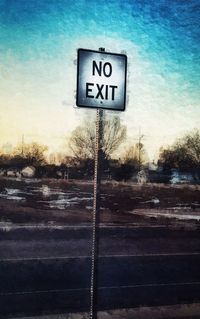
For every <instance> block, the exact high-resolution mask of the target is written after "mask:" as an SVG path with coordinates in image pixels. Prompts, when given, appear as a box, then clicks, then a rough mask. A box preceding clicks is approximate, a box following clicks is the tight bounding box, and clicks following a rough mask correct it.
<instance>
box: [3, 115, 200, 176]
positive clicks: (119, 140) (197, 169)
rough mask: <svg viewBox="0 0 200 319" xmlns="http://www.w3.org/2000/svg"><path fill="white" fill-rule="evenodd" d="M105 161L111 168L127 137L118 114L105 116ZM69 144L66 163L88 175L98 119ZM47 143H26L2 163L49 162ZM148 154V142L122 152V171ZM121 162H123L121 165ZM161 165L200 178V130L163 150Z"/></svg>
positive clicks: (138, 165)
mask: <svg viewBox="0 0 200 319" xmlns="http://www.w3.org/2000/svg"><path fill="white" fill-rule="evenodd" d="M102 136H103V139H102V145H103V159H102V161H103V164H104V168H105V169H107V168H108V167H109V164H110V163H111V161H112V156H113V154H114V152H115V151H116V150H118V148H119V146H120V145H122V144H123V143H124V142H125V140H126V127H125V126H124V125H122V124H121V122H120V118H119V117H118V116H114V117H112V118H110V119H106V120H105V119H104V120H103V135H102ZM69 147H70V150H71V153H72V156H66V157H65V158H64V159H63V161H62V163H60V164H62V165H65V166H76V167H82V168H84V167H85V169H86V170H87V172H88V175H89V174H92V171H93V159H94V152H95V123H94V122H84V123H83V124H82V125H80V126H78V127H77V128H76V129H75V130H74V131H73V132H72V134H71V137H70V140H69ZM46 151H47V147H46V146H44V145H40V144H38V143H31V144H24V145H20V146H18V147H16V148H15V150H14V151H13V153H12V154H11V155H5V154H1V153H0V166H1V167H3V166H12V167H13V166H17V167H19V168H21V167H24V166H25V165H33V166H35V167H40V166H44V165H46V164H47V159H46V156H45V153H46ZM147 161H148V155H147V152H146V150H145V148H144V145H143V144H142V143H141V142H140V141H139V143H136V144H132V145H130V146H129V147H128V149H126V150H124V153H123V154H122V155H121V156H120V163H118V166H121V168H123V170H122V173H121V174H122V175H123V174H124V175H127V174H128V175H131V174H132V173H133V172H134V171H138V170H140V169H141V168H142V166H143V165H144V164H145V163H147ZM119 164H120V165H119ZM158 165H159V166H160V167H162V168H163V171H164V172H166V173H167V172H169V171H170V170H171V169H173V168H176V169H177V170H179V171H181V172H190V173H192V174H193V175H194V176H196V177H197V178H198V179H199V178H200V132H199V131H198V130H194V131H192V132H190V133H188V134H186V135H185V136H183V137H182V138H179V139H178V140H176V141H175V142H174V144H173V145H171V146H170V147H168V148H165V149H164V148H162V149H161V150H160V156H159V159H158Z"/></svg>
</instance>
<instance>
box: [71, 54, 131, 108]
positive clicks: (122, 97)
mask: <svg viewBox="0 0 200 319" xmlns="http://www.w3.org/2000/svg"><path fill="white" fill-rule="evenodd" d="M126 73H127V56H126V55H124V54H115V53H108V52H102V51H93V50H86V49H78V69H77V95H76V105H77V106H80V107H90V108H102V109H109V110H115V111H124V110H125V104H126Z"/></svg>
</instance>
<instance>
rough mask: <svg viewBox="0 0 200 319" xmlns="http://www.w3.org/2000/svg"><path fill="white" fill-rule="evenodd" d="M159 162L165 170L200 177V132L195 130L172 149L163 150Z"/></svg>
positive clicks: (179, 140)
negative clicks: (185, 172)
mask: <svg viewBox="0 0 200 319" xmlns="http://www.w3.org/2000/svg"><path fill="white" fill-rule="evenodd" d="M159 161H160V163H162V164H163V166H164V168H165V169H170V168H177V169H179V170H180V171H190V172H191V173H193V174H197V175H199V176H200V132H199V131H198V130H193V131H192V132H191V133H188V134H186V135H185V136H184V137H182V138H179V139H178V140H177V141H176V142H175V143H174V144H173V145H172V146H171V147H169V148H167V149H162V150H161V153H160V158H159Z"/></svg>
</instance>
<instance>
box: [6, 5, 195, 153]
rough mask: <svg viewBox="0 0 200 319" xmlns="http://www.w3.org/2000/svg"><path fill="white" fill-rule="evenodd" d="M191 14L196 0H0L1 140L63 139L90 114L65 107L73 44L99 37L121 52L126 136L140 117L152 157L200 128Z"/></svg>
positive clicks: (71, 90) (71, 86) (70, 94)
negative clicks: (125, 79) (125, 64)
mask: <svg viewBox="0 0 200 319" xmlns="http://www.w3.org/2000/svg"><path fill="white" fill-rule="evenodd" d="M199 17H200V1H199V0H190V1H185V0H172V1H167V0H165V1H164V0H159V1H153V0H148V1H147V0H143V1H142V0H141V1H139V0H132V1H119V0H116V1H101V0H99V1H70V0H60V1H59V0H56V1H55V0H40V1H38V0H29V1H26V0H0V77H1V82H0V83H1V84H0V93H1V94H0V124H1V125H0V127H1V128H0V133H1V134H0V145H1V144H2V143H5V142H6V141H9V142H11V143H13V144H14V143H17V142H19V141H20V139H21V135H22V134H24V135H25V137H26V139H27V141H29V140H31V139H38V140H39V141H41V142H44V143H46V144H47V145H49V147H50V148H52V150H53V149H56V148H55V138H56V139H57V140H56V141H57V142H56V144H57V149H59V147H63V140H64V137H65V136H68V135H69V134H70V132H71V131H72V130H73V128H74V127H76V125H78V124H79V121H80V120H81V119H82V118H83V117H84V116H88V115H90V116H91V118H94V116H95V114H94V112H93V111H90V110H87V111H85V110H82V109H81V110H77V109H75V108H73V106H74V105H75V93H76V92H75V88H76V62H75V61H76V50H77V48H79V47H82V48H88V49H98V48H99V47H105V48H106V50H107V51H110V52H116V53H120V52H125V53H126V54H127V56H128V103H127V110H126V111H125V113H124V114H121V115H120V116H121V119H122V122H123V124H125V125H127V128H128V134H129V138H130V141H131V139H132V138H134V137H135V136H136V135H137V134H138V130H139V127H140V129H141V131H142V132H143V133H144V135H145V136H146V142H145V143H146V147H147V149H148V151H149V153H150V157H151V158H153V157H154V155H155V154H156V152H157V149H158V148H159V147H160V146H161V145H162V144H168V143H171V142H173V140H174V139H175V138H176V137H177V136H180V135H181V134H184V132H185V131H188V130H191V129H192V128H194V127H197V128H199V120H198V119H199V117H200V108H199V95H200V94H199V92H200V90H199V74H200V63H199V62H200V61H199V60H200V50H199V49H200V41H199V39H200V22H199V19H200V18H199ZM109 115H110V116H112V114H111V113H110V112H109ZM11 123H12V125H10V124H11ZM59 138H60V139H59ZM52 141H54V142H52ZM152 141H153V142H152ZM53 144H54V145H53Z"/></svg>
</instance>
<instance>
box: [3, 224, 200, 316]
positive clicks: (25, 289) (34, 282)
mask: <svg viewBox="0 0 200 319" xmlns="http://www.w3.org/2000/svg"><path fill="white" fill-rule="evenodd" d="M199 234H200V231H199V230H198V229H195V230H188V229H168V228H167V227H136V226H134V225H129V226H124V225H118V226H117V225H116V226H114V225H112V226H111V225H102V227H101V230H100V250H99V267H98V287H99V289H98V308H99V310H105V309H116V308H133V307H137V306H159V305H170V304H184V303H193V302H199V301H200V273H199V269H200V236H199ZM0 239H1V243H0V282H1V285H0V316H1V318H10V317H11V316H14V315H15V316H20V315H21V316H22V315H37V314H38V315H39V314H44V313H62V312H74V311H88V310H89V302H90V265H91V259H90V254H91V251H90V250H91V227H90V226H89V225H82V226H70V227H50V226H48V227H45V226H37V227H33V226H29V227H25V226H23V227H21V226H18V227H15V228H11V229H9V231H8V230H7V231H5V230H4V231H3V230H1V231H0Z"/></svg>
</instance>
